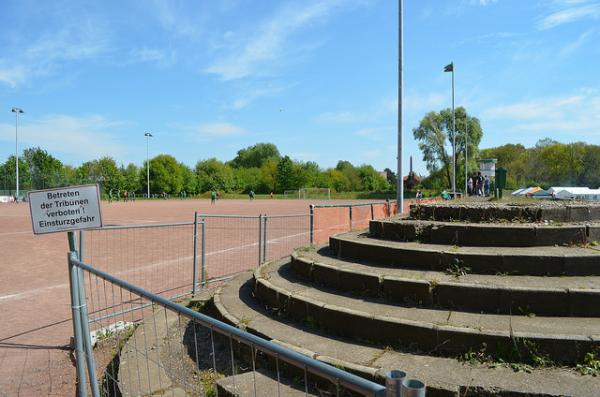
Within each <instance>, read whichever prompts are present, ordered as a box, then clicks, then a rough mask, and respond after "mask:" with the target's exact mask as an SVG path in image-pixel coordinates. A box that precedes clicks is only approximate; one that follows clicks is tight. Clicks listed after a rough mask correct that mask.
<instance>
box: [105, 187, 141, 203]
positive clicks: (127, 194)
mask: <svg viewBox="0 0 600 397" xmlns="http://www.w3.org/2000/svg"><path fill="white" fill-rule="evenodd" d="M121 197H123V201H125V202H127V201H129V200H131V201H135V192H131V193H130V192H128V191H127V190H124V191H123V194H122V195H121V191H120V190H117V192H116V193H113V190H112V189H110V190H109V191H108V202H109V203H110V202H112V201H113V200H115V199H116V201H120V200H121Z"/></svg>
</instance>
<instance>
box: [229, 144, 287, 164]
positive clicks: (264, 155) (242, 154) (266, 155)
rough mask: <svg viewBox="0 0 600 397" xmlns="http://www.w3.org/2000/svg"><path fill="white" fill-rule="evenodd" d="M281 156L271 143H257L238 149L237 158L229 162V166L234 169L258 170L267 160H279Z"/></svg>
mask: <svg viewBox="0 0 600 397" xmlns="http://www.w3.org/2000/svg"><path fill="white" fill-rule="evenodd" d="M280 157H281V155H280V154H279V150H278V149H277V146H275V145H274V144H272V143H257V144H256V145H253V146H248V147H247V148H245V149H240V150H238V152H237V156H235V158H234V159H233V160H231V166H232V167H234V168H252V167H256V168H260V167H261V166H262V165H263V163H264V162H265V161H267V159H273V160H279V158H280Z"/></svg>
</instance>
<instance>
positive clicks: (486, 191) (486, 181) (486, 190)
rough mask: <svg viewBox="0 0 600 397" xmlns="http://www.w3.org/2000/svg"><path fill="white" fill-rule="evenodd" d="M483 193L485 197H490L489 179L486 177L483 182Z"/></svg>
mask: <svg viewBox="0 0 600 397" xmlns="http://www.w3.org/2000/svg"><path fill="white" fill-rule="evenodd" d="M483 193H484V194H485V196H486V197H487V196H489V195H490V178H489V177H488V176H487V175H486V176H485V179H484V180H483Z"/></svg>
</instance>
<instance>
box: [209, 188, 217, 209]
mask: <svg viewBox="0 0 600 397" xmlns="http://www.w3.org/2000/svg"><path fill="white" fill-rule="evenodd" d="M216 202H217V192H215V191H214V190H213V191H212V192H210V205H214V204H215V203H216Z"/></svg>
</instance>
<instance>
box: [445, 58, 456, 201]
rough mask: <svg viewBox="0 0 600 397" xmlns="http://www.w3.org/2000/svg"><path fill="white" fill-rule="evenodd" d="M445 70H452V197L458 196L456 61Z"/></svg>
mask: <svg viewBox="0 0 600 397" xmlns="http://www.w3.org/2000/svg"><path fill="white" fill-rule="evenodd" d="M444 72H452V197H453V198H456V117H455V115H454V62H450V64H449V65H446V66H445V67H444Z"/></svg>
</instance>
